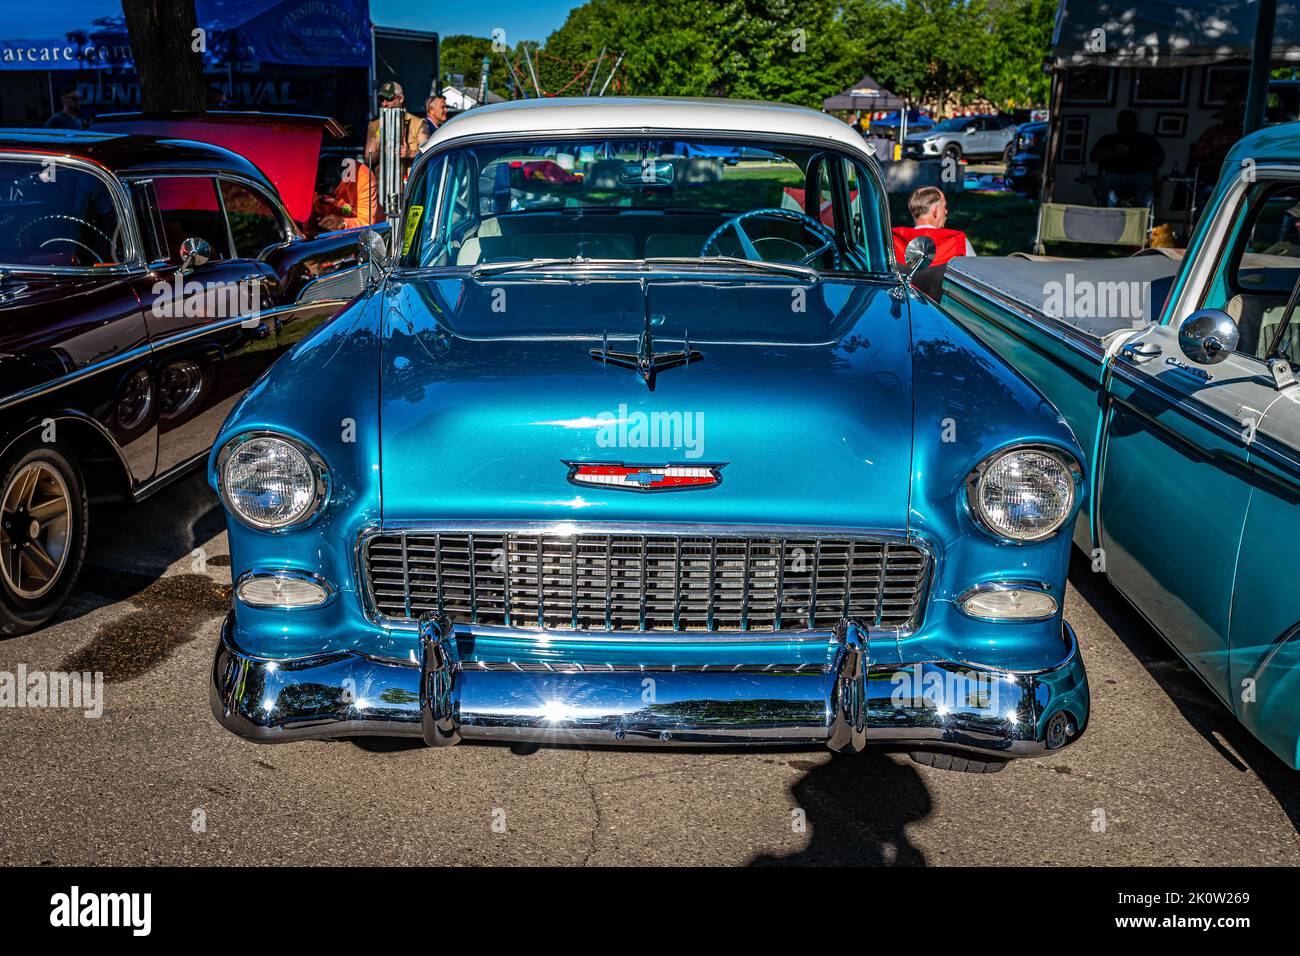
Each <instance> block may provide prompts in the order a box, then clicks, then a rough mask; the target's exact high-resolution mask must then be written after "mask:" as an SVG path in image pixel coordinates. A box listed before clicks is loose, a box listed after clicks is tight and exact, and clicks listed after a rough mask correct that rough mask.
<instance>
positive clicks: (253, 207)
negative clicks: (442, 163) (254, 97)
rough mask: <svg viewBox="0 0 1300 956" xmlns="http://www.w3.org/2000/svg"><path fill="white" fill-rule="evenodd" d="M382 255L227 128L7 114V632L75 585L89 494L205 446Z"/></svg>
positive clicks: (120, 489)
mask: <svg viewBox="0 0 1300 956" xmlns="http://www.w3.org/2000/svg"><path fill="white" fill-rule="evenodd" d="M382 229H386V227H381V231H382ZM382 256H383V243H382V240H381V239H380V238H379V237H378V236H377V234H376V231H375V230H373V229H354V230H345V231H340V232H331V233H325V234H322V235H320V236H316V237H313V238H307V237H305V236H304V234H303V232H302V229H301V227H300V226H299V224H297V223H295V221H294V220H293V218H291V216H290V215H289V213H288V212H287V211H286V209H285V202H284V201H283V200H282V197H281V196H280V195H279V194H278V193H277V190H276V188H275V186H274V185H273V184H272V182H271V180H270V179H268V178H267V176H266V175H264V173H263V172H262V171H261V170H259V168H258V167H257V166H255V165H253V163H251V162H250V161H249V160H248V159H246V158H244V157H243V156H240V155H238V154H236V153H234V152H231V151H230V150H229V149H225V148H222V147H220V146H215V145H210V144H204V143H199V142H195V141H190V140H184V139H174V138H167V137H162V136H144V135H135V134H123V133H104V132H88V133H74V132H56V131H39V132H35V131H21V130H11V131H0V635H4V634H17V633H22V632H24V631H28V630H32V629H34V628H37V627H40V626H41V625H43V624H44V623H46V622H47V621H48V620H49V619H50V618H51V617H52V616H53V615H54V614H55V612H56V611H57V610H58V607H59V605H60V604H61V603H62V602H63V600H64V599H65V598H66V597H67V596H68V593H69V592H70V591H71V589H72V587H73V585H74V583H75V581H76V578H77V575H78V573H79V571H80V569H81V565H82V561H83V558H84V556H85V550H86V541H87V533H88V529H89V508H88V504H89V502H90V501H92V500H101V499H111V498H124V499H128V500H130V499H135V500H138V499H141V498H144V497H145V496H147V495H149V494H150V493H151V492H153V491H155V490H157V489H158V488H160V487H161V486H163V485H164V484H166V483H167V482H168V481H170V480H172V479H174V478H176V477H178V476H179V475H181V474H183V473H184V472H185V471H186V469H188V468H189V467H190V466H192V465H197V464H198V463H200V462H202V461H203V460H204V459H205V458H206V456H207V453H208V449H209V447H210V445H211V443H212V439H213V437H214V436H215V435H216V434H217V430H218V429H219V428H220V426H221V423H222V421H223V420H224V419H225V417H226V413H227V411H229V409H230V407H231V406H232V405H233V404H234V403H235V402H236V401H237V400H238V399H239V397H240V396H241V395H242V394H243V393H244V390H245V389H246V388H247V387H248V386H249V385H250V384H251V383H252V382H253V380H254V379H256V378H257V377H258V376H259V375H260V374H261V373H262V372H263V371H264V370H265V369H266V368H267V367H268V366H269V365H270V364H271V363H272V362H273V361H274V360H275V359H276V357H277V356H279V355H280V354H282V353H283V352H284V351H286V350H287V349H288V348H289V347H290V346H291V345H292V344H293V343H294V342H295V341H297V340H298V339H300V338H301V337H302V336H303V335H304V334H306V333H307V332H308V331H309V330H310V329H311V328H313V327H315V326H316V325H318V324H319V323H320V322H322V321H323V320H324V319H326V318H327V317H329V316H330V315H332V314H334V313H335V312H336V311H337V310H338V309H339V308H340V307H341V306H342V305H343V304H344V303H345V302H346V301H347V300H348V299H350V298H351V297H352V296H354V295H356V294H357V293H359V292H360V291H361V290H362V288H363V285H364V284H365V281H366V279H367V276H368V275H369V274H370V269H371V268H372V265H373V260H374V259H376V258H381V257H382Z"/></svg>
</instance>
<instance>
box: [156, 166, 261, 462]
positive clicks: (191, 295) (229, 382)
mask: <svg viewBox="0 0 1300 956" xmlns="http://www.w3.org/2000/svg"><path fill="white" fill-rule="evenodd" d="M133 188H134V189H137V190H140V191H143V193H144V194H145V201H146V202H147V203H148V205H149V206H150V208H151V210H152V216H151V219H152V223H151V225H152V230H153V243H154V254H155V261H154V262H153V263H152V266H151V276H150V281H149V282H147V283H145V284H142V287H141V288H140V290H139V291H140V295H141V300H142V302H143V304H144V306H145V309H144V312H145V320H146V322H147V323H148V326H149V336H150V341H151V343H152V344H153V350H154V358H153V361H154V380H155V387H156V391H157V398H158V467H157V474H158V475H159V476H162V475H165V474H166V473H167V472H168V471H171V470H173V469H175V468H179V467H183V466H185V465H186V464H188V463H190V462H192V461H194V460H196V459H198V458H201V457H202V456H203V455H205V454H206V453H207V450H208V448H209V447H210V446H211V444H212V440H213V439H214V438H215V437H216V434H217V431H218V429H219V428H220V427H221V423H222V422H223V421H224V420H225V417H226V414H227V413H228V412H229V410H230V408H231V407H232V406H233V405H234V403H235V402H236V401H237V400H238V399H239V397H240V396H241V395H242V394H243V392H244V390H245V389H246V388H247V387H248V385H249V384H250V383H251V382H252V381H253V379H255V378H256V377H257V374H260V369H261V368H265V366H266V365H267V364H269V362H270V361H271V360H272V359H273V358H274V355H275V350H276V342H275V330H274V326H273V325H272V324H271V323H269V322H266V321H263V312H264V311H266V310H269V309H271V308H273V307H274V305H275V295H276V291H277V290H276V284H275V281H274V280H275V272H274V270H273V269H272V268H271V267H270V266H268V265H266V263H264V262H262V261H260V260H259V259H258V258H257V257H256V255H252V254H250V252H251V249H250V248H248V247H240V248H237V247H236V245H235V238H236V237H235V234H234V232H233V231H232V229H231V225H230V221H229V219H228V218H227V211H226V205H225V197H224V195H223V189H222V188H220V184H219V182H218V179H217V177H216V176H215V175H177V176H155V177H153V178H152V179H149V180H147V181H137V182H136V183H134V184H133ZM239 239H240V242H241V246H244V244H245V243H246V242H247V235H246V234H245V233H241V234H240V236H239ZM187 242H190V243H191V244H192V245H193V244H197V243H199V242H201V243H202V248H203V249H205V250H206V253H205V254H204V255H199V256H190V257H189V258H188V259H187V257H186V255H185V244H186V243H187Z"/></svg>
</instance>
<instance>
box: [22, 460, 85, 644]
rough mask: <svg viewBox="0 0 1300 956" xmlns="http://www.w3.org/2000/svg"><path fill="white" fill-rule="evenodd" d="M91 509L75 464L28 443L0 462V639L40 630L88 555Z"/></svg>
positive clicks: (72, 582) (65, 598)
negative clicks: (87, 544)
mask: <svg viewBox="0 0 1300 956" xmlns="http://www.w3.org/2000/svg"><path fill="white" fill-rule="evenodd" d="M89 530H90V506H89V503H88V502H87V500H86V490H85V485H84V484H83V482H82V477H81V469H80V468H78V467H77V462H76V459H75V458H73V457H72V455H71V454H70V453H69V452H68V451H66V450H65V449H63V448H62V447H60V446H59V445H53V444H43V443H41V442H31V443H26V444H23V445H20V446H19V447H18V448H16V449H15V450H14V451H13V452H11V453H10V454H9V455H7V456H6V457H5V458H4V460H3V461H0V636H13V635H16V634H26V633H27V632H29V631H34V630H36V629H37V628H40V627H43V626H44V625H46V624H48V623H49V621H50V620H51V619H52V618H53V617H54V615H55V614H57V613H58V611H59V608H60V607H62V606H63V602H64V601H66V600H67V599H68V595H69V594H71V593H72V589H73V587H74V586H75V585H76V583H77V577H78V575H80V573H81V565H82V562H84V561H85V558H86V542H87V538H88V534H89Z"/></svg>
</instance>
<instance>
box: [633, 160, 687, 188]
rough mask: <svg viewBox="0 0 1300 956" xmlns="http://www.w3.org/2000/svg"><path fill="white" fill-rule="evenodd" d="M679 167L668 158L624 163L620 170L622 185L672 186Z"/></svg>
mask: <svg viewBox="0 0 1300 956" xmlns="http://www.w3.org/2000/svg"><path fill="white" fill-rule="evenodd" d="M676 173H677V169H676V167H674V166H673V164H672V163H671V162H669V161H668V160H666V159H661V160H657V161H656V160H653V159H643V160H641V161H640V162H639V163H624V164H623V165H622V166H620V167H619V170H618V184H619V185H620V186H671V185H672V184H673V179H674V178H675V177H676Z"/></svg>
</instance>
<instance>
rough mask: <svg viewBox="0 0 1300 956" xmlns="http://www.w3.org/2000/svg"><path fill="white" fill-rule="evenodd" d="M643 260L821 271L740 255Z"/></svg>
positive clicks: (813, 274) (810, 275)
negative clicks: (746, 257)
mask: <svg viewBox="0 0 1300 956" xmlns="http://www.w3.org/2000/svg"><path fill="white" fill-rule="evenodd" d="M642 261H643V262H647V263H652V262H657V263H663V264H666V265H728V266H746V267H748V268H750V269H756V270H758V271H759V272H779V273H781V274H782V275H797V276H803V277H804V278H806V279H820V278H821V273H820V272H818V271H817V270H816V269H814V268H813V267H812V266H801V265H797V264H796V263H793V262H768V261H766V260H764V261H759V260H756V259H745V258H742V257H741V256H693V257H692V256H656V257H655V258H653V259H644V260H642Z"/></svg>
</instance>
